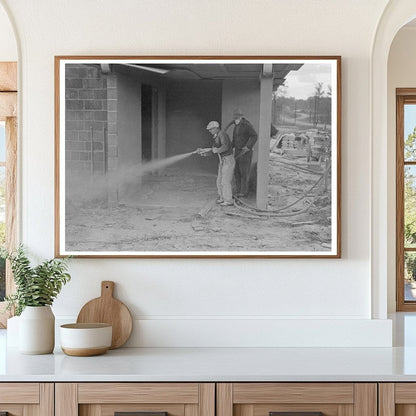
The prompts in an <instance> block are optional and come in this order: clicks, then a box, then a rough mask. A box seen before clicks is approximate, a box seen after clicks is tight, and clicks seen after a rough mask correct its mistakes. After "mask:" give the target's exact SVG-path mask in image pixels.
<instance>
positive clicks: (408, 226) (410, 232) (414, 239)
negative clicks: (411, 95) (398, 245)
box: [404, 127, 416, 280]
mask: <svg viewBox="0 0 416 416" xmlns="http://www.w3.org/2000/svg"><path fill="white" fill-rule="evenodd" d="M404 157H405V160H416V127H415V128H414V129H413V132H412V133H410V134H409V135H408V136H407V139H406V141H405V144H404ZM404 201H405V204H404V224H405V225H404V239H405V242H404V244H405V247H412V246H415V245H416V176H415V174H414V172H413V171H412V168H411V167H410V166H406V167H405V175H404ZM405 263H406V268H405V269H406V276H405V278H406V279H413V280H416V256H413V255H408V256H405Z"/></svg>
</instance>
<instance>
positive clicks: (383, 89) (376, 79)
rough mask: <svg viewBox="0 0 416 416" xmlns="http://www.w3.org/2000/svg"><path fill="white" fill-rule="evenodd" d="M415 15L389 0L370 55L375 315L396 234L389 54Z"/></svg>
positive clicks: (380, 315) (380, 313) (405, 3)
mask: <svg viewBox="0 0 416 416" xmlns="http://www.w3.org/2000/svg"><path fill="white" fill-rule="evenodd" d="M415 17H416V4H415V2H414V1H413V0H397V1H391V2H390V3H389V4H388V5H387V7H386V9H385V10H384V13H383V15H382V16H381V18H380V21H379V25H378V28H377V31H376V34H375V37H374V42H373V48H372V55H371V137H372V153H371V172H372V187H371V190H372V192H371V205H372V207H371V211H372V216H371V218H372V224H371V230H372V231H371V232H372V235H371V269H372V270H371V274H372V317H373V318H375V319H386V318H387V312H388V309H387V301H386V300H387V298H388V292H389V291H390V292H391V290H392V289H391V279H390V277H391V273H392V270H394V267H395V260H394V259H395V243H394V241H395V234H394V235H392V226H391V224H392V221H393V223H394V221H395V220H394V218H395V197H394V195H395V193H394V192H395V185H394V177H395V175H394V172H393V175H392V172H391V158H390V157H389V152H388V149H389V148H390V147H391V146H390V144H389V141H390V140H392V138H391V137H389V135H388V119H389V116H390V114H389V110H388V108H389V107H388V57H389V51H390V46H391V44H392V42H393V39H394V37H395V36H396V34H397V32H398V31H399V30H400V28H401V27H402V26H404V25H405V24H406V23H408V22H409V21H411V20H413V19H414V18H415ZM393 228H394V227H393ZM393 290H394V289H393Z"/></svg>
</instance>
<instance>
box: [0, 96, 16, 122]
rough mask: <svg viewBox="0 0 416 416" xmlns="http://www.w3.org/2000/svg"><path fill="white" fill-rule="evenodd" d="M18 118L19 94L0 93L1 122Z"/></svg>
mask: <svg viewBox="0 0 416 416" xmlns="http://www.w3.org/2000/svg"><path fill="white" fill-rule="evenodd" d="M16 116H17V93H15V92H0V121H4V120H6V117H16Z"/></svg>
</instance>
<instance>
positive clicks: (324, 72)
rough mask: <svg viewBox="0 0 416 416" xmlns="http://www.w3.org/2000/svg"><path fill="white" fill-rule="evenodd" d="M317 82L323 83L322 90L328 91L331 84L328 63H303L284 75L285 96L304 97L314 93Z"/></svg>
mask: <svg viewBox="0 0 416 416" xmlns="http://www.w3.org/2000/svg"><path fill="white" fill-rule="evenodd" d="M318 82H322V83H323V90H324V92H325V93H326V92H327V91H328V85H331V65H330V64H304V65H303V66H302V67H301V68H300V69H298V70H297V71H291V72H289V74H288V75H287V76H286V82H285V84H286V86H287V97H295V98H296V99H298V100H299V99H306V98H308V97H310V96H313V95H315V86H316V84H317V83H318Z"/></svg>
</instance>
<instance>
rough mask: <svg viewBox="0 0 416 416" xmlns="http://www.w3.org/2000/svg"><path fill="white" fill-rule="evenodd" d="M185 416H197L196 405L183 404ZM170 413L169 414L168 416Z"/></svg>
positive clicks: (197, 407)
mask: <svg viewBox="0 0 416 416" xmlns="http://www.w3.org/2000/svg"><path fill="white" fill-rule="evenodd" d="M184 412H185V416H199V406H198V405H197V404H185V406H184ZM170 415H171V412H169V416H170Z"/></svg>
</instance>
